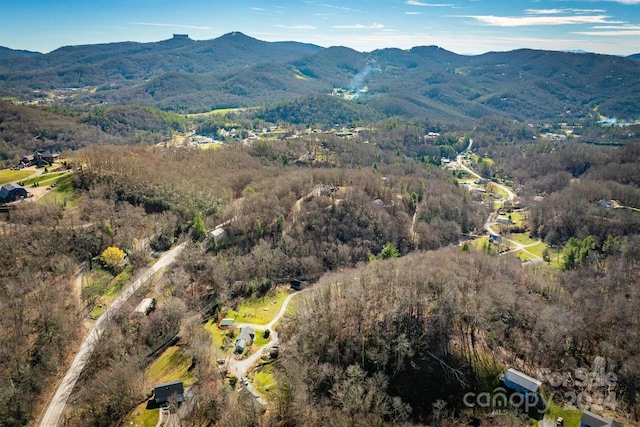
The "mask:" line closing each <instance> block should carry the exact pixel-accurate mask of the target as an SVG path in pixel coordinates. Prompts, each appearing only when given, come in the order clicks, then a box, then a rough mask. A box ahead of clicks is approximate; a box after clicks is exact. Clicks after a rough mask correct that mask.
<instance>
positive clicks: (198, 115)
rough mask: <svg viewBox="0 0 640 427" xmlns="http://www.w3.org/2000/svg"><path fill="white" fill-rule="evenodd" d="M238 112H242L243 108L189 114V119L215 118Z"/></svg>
mask: <svg viewBox="0 0 640 427" xmlns="http://www.w3.org/2000/svg"><path fill="white" fill-rule="evenodd" d="M238 110H242V108H218V109H216V110H211V111H207V112H206V113H192V114H187V117H191V118H198V117H207V116H215V115H220V114H228V113H233V112H234V111H238Z"/></svg>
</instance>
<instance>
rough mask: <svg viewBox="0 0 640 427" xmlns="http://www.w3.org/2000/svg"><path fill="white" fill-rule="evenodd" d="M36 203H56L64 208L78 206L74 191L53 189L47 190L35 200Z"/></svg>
mask: <svg viewBox="0 0 640 427" xmlns="http://www.w3.org/2000/svg"><path fill="white" fill-rule="evenodd" d="M36 203H39V204H41V205H58V206H62V207H65V208H75V207H76V206H78V199H77V197H76V195H75V193H69V192H66V191H60V189H55V190H53V191H47V192H46V193H45V194H44V196H42V197H40V198H39V199H38V200H37V202H36Z"/></svg>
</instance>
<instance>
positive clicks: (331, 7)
mask: <svg viewBox="0 0 640 427" xmlns="http://www.w3.org/2000/svg"><path fill="white" fill-rule="evenodd" d="M307 3H308V2H307ZM318 6H322V7H328V8H330V9H339V10H345V11H347V12H357V13H368V12H365V11H363V10H358V9H352V8H350V7H344V6H335V5H332V4H327V3H321V4H318Z"/></svg>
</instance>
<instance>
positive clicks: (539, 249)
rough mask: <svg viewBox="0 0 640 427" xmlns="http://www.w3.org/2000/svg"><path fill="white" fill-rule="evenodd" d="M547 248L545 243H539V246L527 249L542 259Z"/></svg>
mask: <svg viewBox="0 0 640 427" xmlns="http://www.w3.org/2000/svg"><path fill="white" fill-rule="evenodd" d="M546 247H547V245H546V244H545V243H544V242H539V243H538V244H536V245H533V246H529V247H527V248H526V249H527V251H529V252H531V253H532V254H534V255H536V256H539V257H540V258H542V253H543V252H544V250H545V248H546Z"/></svg>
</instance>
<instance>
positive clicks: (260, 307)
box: [224, 289, 289, 325]
mask: <svg viewBox="0 0 640 427" xmlns="http://www.w3.org/2000/svg"><path fill="white" fill-rule="evenodd" d="M288 295H289V291H288V290H287V289H279V290H276V291H275V292H269V293H268V294H267V295H266V296H264V297H262V298H257V297H252V298H248V299H246V300H245V301H243V302H242V304H240V307H238V310H229V311H227V313H226V315H225V316H224V317H231V318H233V319H235V321H236V323H255V324H256V325H266V324H267V323H269V322H270V321H271V319H273V318H274V316H275V315H276V314H277V313H278V311H280V308H281V307H282V304H283V303H284V300H285V299H286V298H287V296H288Z"/></svg>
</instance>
